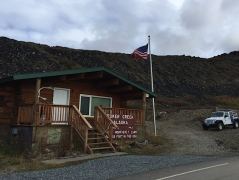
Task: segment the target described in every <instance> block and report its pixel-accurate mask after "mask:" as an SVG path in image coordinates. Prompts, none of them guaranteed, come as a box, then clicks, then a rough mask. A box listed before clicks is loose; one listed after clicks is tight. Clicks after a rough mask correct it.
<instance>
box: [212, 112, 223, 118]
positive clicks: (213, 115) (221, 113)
mask: <svg viewBox="0 0 239 180" xmlns="http://www.w3.org/2000/svg"><path fill="white" fill-rule="evenodd" d="M223 116H224V113H223V112H213V113H212V117H223Z"/></svg>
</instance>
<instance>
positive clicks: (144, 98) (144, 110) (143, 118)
mask: <svg viewBox="0 0 239 180" xmlns="http://www.w3.org/2000/svg"><path fill="white" fill-rule="evenodd" d="M146 97H147V94H146V93H143V98H142V102H143V103H142V108H143V117H142V120H143V123H144V122H145V118H146Z"/></svg>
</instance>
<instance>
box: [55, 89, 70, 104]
mask: <svg viewBox="0 0 239 180" xmlns="http://www.w3.org/2000/svg"><path fill="white" fill-rule="evenodd" d="M55 90H66V91H67V92H68V93H69V97H67V103H68V104H67V105H70V98H71V89H68V88H59V87H54V88H53V98H52V104H54V103H53V101H54V95H55V92H54V91H55ZM56 105H57V104H56Z"/></svg>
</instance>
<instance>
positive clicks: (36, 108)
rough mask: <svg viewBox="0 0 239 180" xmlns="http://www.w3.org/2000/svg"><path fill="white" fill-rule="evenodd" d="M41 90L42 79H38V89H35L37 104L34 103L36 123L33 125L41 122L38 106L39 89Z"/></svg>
mask: <svg viewBox="0 0 239 180" xmlns="http://www.w3.org/2000/svg"><path fill="white" fill-rule="evenodd" d="M40 88H41V79H40V78H37V79H36V87H35V103H34V112H35V113H34V121H33V124H34V125H37V122H39V119H38V118H39V113H40V112H39V108H38V106H37V104H39V89H40Z"/></svg>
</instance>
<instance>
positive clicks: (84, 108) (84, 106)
mask: <svg viewBox="0 0 239 180" xmlns="http://www.w3.org/2000/svg"><path fill="white" fill-rule="evenodd" d="M80 112H81V113H82V114H83V115H89V114H90V97H86V96H81V99H80Z"/></svg>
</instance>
